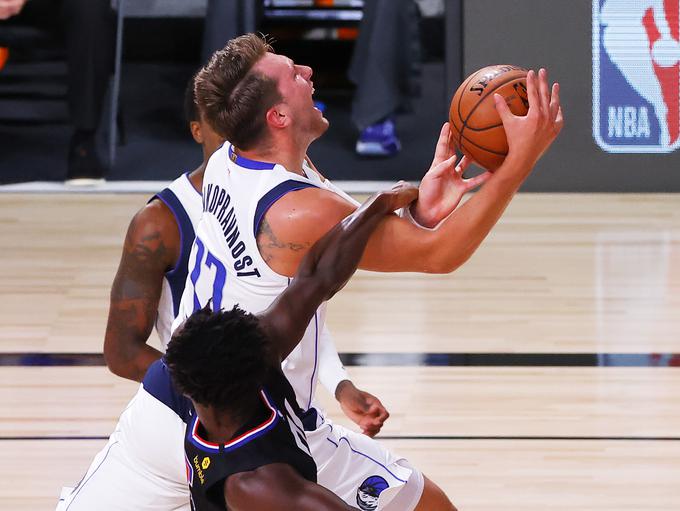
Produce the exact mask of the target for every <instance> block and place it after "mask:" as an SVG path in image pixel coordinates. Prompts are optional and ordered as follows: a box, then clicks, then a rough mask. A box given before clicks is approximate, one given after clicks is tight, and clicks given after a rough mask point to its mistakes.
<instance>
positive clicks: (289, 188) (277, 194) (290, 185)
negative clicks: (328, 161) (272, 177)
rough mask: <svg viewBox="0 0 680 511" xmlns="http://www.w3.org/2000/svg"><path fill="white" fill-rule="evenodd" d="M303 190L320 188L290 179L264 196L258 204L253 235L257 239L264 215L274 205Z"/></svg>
mask: <svg viewBox="0 0 680 511" xmlns="http://www.w3.org/2000/svg"><path fill="white" fill-rule="evenodd" d="M303 188H318V186H316V185H313V184H312V183H305V182H304V181H295V180H294V179H290V180H288V181H284V182H283V183H279V184H278V185H276V186H275V187H274V188H272V189H271V190H269V191H268V192H267V193H266V194H264V195H263V196H262V198H261V199H260V200H259V202H258V203H257V208H256V209H255V224H254V226H253V227H254V228H253V235H254V236H255V237H257V232H258V231H259V230H260V223H262V219H263V218H264V214H265V213H266V212H267V211H268V210H269V208H270V207H271V206H272V204H274V203H275V202H276V201H277V200H279V199H280V198H281V197H283V196H284V195H286V194H287V193H288V192H294V191H296V190H302V189H303Z"/></svg>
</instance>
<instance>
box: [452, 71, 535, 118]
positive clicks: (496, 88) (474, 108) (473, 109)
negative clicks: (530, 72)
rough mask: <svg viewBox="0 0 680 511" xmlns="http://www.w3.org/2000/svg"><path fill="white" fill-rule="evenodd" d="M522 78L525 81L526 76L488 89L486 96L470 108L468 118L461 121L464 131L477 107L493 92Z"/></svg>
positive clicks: (514, 78)
mask: <svg viewBox="0 0 680 511" xmlns="http://www.w3.org/2000/svg"><path fill="white" fill-rule="evenodd" d="M522 78H524V79H526V76H513V77H512V78H508V79H507V80H505V81H504V82H501V83H499V84H497V85H495V86H494V87H493V88H492V89H489V91H488V92H487V93H486V95H485V96H484V97H483V98H482V99H480V100H479V101H478V102H477V104H476V105H475V106H473V107H472V110H470V113H469V114H468V116H467V117H466V118H465V120H464V121H463V129H465V128H466V127H467V122H468V120H469V119H470V117H472V114H474V113H475V111H476V110H477V108H479V105H481V104H482V103H484V101H486V100H487V99H488V98H490V97H493V93H494V92H496V91H497V90H498V89H500V88H501V87H503V85H507V84H509V83H510V82H513V81H514V80H518V79H519V80H521V79H522ZM461 120H462V119H461Z"/></svg>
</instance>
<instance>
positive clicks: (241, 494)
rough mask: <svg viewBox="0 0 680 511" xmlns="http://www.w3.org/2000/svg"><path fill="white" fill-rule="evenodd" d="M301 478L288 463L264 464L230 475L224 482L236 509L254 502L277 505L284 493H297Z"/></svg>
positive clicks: (225, 490)
mask: <svg viewBox="0 0 680 511" xmlns="http://www.w3.org/2000/svg"><path fill="white" fill-rule="evenodd" d="M300 479H301V477H300V475H299V474H298V473H297V472H296V471H295V469H293V467H291V466H290V465H288V464H286V463H270V464H267V465H262V466H260V467H257V468H255V469H253V470H249V471H246V472H238V473H236V474H232V475H231V476H229V477H228V478H227V480H226V481H225V483H224V492H225V498H226V500H227V502H228V503H229V504H231V505H232V506H233V507H234V508H235V509H246V508H248V507H249V506H250V505H252V504H253V503H258V504H262V505H267V503H272V504H273V505H277V503H278V504H280V498H281V496H282V495H285V494H290V493H295V487H296V485H297V483H299V481H300Z"/></svg>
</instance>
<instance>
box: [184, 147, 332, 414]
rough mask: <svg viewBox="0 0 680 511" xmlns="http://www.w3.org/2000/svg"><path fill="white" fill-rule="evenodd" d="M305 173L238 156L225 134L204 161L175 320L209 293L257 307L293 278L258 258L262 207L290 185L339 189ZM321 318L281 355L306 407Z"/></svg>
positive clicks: (225, 305)
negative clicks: (198, 211) (196, 220)
mask: <svg viewBox="0 0 680 511" xmlns="http://www.w3.org/2000/svg"><path fill="white" fill-rule="evenodd" d="M305 173H306V177H305V176H300V175H298V174H295V173H292V172H288V171H287V170H286V169H285V168H284V167H283V166H281V165H278V164H273V163H265V162H259V161H255V160H250V159H247V158H244V157H241V156H238V155H237V154H236V153H235V152H234V150H233V147H232V145H231V144H229V143H228V142H226V143H225V144H224V145H223V146H222V147H221V148H220V149H219V150H218V151H217V152H215V154H213V156H212V157H211V158H210V161H209V162H208V166H207V168H206V171H205V176H204V178H203V216H202V217H201V220H200V222H199V224H198V228H197V230H196V240H195V241H194V246H193V248H192V250H191V255H190V257H189V275H188V277H187V282H186V287H185V289H184V295H183V296H182V301H181V303H180V311H179V315H178V317H177V320H176V321H175V325H174V326H175V327H176V326H177V325H178V324H179V323H181V321H183V320H184V319H186V318H187V317H188V316H189V315H191V313H192V312H194V311H195V310H197V309H199V308H201V307H204V306H205V305H206V304H207V303H208V302H209V301H210V300H212V307H213V309H214V310H217V309H220V308H221V309H226V310H229V309H231V308H232V307H233V306H234V305H236V304H238V305H239V306H240V307H241V308H242V309H244V310H246V311H248V312H252V313H258V312H261V311H263V310H264V309H266V308H267V307H268V306H269V304H270V303H271V302H272V301H273V300H274V299H275V298H276V297H277V296H278V295H279V294H280V293H281V292H282V291H283V290H284V289H285V288H286V287H287V286H288V284H289V283H290V279H289V278H288V277H286V276H283V275H280V274H278V273H276V272H274V271H273V270H272V269H271V268H270V267H269V266H267V263H265V261H264V260H263V259H262V256H261V255H260V251H259V250H258V247H257V242H256V236H257V232H258V230H259V228H260V224H261V222H262V219H263V217H264V215H265V213H266V212H267V210H268V209H269V208H270V207H271V205H272V204H274V203H275V202H276V201H277V200H278V199H280V198H281V197H282V196H283V195H285V194H286V193H288V192H291V191H295V190H300V189H303V188H309V187H318V188H325V189H329V190H332V191H334V192H336V193H337V191H336V189H334V187H332V185H331V184H330V183H329V182H328V181H322V180H321V178H320V177H319V175H318V174H317V173H316V172H315V171H314V170H312V169H311V168H310V167H309V166H307V165H306V164H305ZM325 318H326V307H325V304H324V305H322V306H321V307H319V309H318V311H317V313H316V314H315V316H314V319H313V320H312V321H311V322H310V324H309V325H308V327H307V330H306V332H305V335H304V338H303V339H302V341H301V342H300V345H299V346H298V347H297V348H296V349H295V351H293V353H291V354H290V356H289V357H288V358H287V359H286V361H285V362H284V363H283V370H284V373H285V374H286V377H287V378H288V380H289V381H290V383H291V385H292V386H293V388H294V389H295V394H296V396H297V398H298V402H299V404H300V406H301V407H302V409H303V410H306V409H308V408H309V407H310V406H311V403H312V398H313V396H314V392H315V389H316V383H317V378H318V353H319V337H320V335H321V331H322V329H323V324H324V322H325Z"/></svg>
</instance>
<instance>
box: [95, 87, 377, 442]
mask: <svg viewBox="0 0 680 511" xmlns="http://www.w3.org/2000/svg"><path fill="white" fill-rule="evenodd" d="M184 112H185V117H186V119H187V121H188V123H189V129H190V131H191V135H192V137H193V138H194V140H195V141H196V143H198V144H200V145H201V147H202V150H203V162H202V163H201V165H200V166H199V167H198V168H197V169H195V170H194V171H193V172H191V173H187V174H184V175H182V176H180V177H179V178H178V179H176V180H175V181H174V182H173V183H172V184H171V185H170V186H169V187H168V188H166V189H165V190H163V191H161V192H160V193H158V194H157V195H155V196H154V197H153V198H152V199H151V200H150V201H149V202H148V204H147V205H146V206H144V207H143V208H142V209H141V210H140V211H139V212H138V213H137V214H136V215H135V217H134V218H133V219H132V221H131V222H130V226H129V228H128V232H127V236H126V238H125V244H124V246H123V254H122V257H121V261H120V264H119V267H118V272H117V274H116V277H115V279H114V281H113V286H112V288H111V301H110V306H109V319H108V323H107V327H106V335H105V341H104V357H105V359H106V364H107V366H108V367H109V369H110V370H111V371H112V372H113V373H114V374H117V375H118V376H121V377H123V378H128V379H131V380H135V381H139V382H141V381H142V378H143V377H144V374H145V373H146V370H147V369H148V367H149V365H150V364H151V363H152V362H154V361H155V360H157V359H159V358H160V357H161V355H162V353H161V352H160V351H158V350H157V349H155V348H153V347H152V346H150V345H149V344H147V341H148V339H149V335H150V334H151V330H152V329H153V328H154V325H155V327H156V331H157V333H158V336H159V338H160V341H161V345H162V346H163V347H165V346H166V345H167V343H168V340H169V338H170V326H171V324H172V322H173V320H174V319H175V316H176V315H177V308H178V303H179V299H180V298H181V296H182V292H183V290H184V284H185V281H186V277H187V260H188V257H189V251H190V249H191V245H192V243H193V240H194V233H195V229H196V226H197V224H198V221H199V220H200V216H201V213H202V209H203V206H202V202H201V196H200V193H201V188H202V185H203V175H204V173H205V167H206V165H207V163H208V160H209V159H210V156H211V155H212V154H213V153H214V152H215V151H216V150H217V149H218V148H219V147H220V146H221V145H222V143H223V142H224V139H223V138H222V137H221V136H219V135H217V134H216V133H215V132H214V131H213V129H212V128H211V127H210V125H209V124H208V123H207V122H206V121H205V119H204V117H203V116H202V115H201V114H200V113H199V111H198V107H197V105H196V101H195V97H194V81H193V78H192V80H191V81H190V82H189V85H188V87H187V89H186V92H185V97H184ZM319 373H320V380H321V382H322V383H323V384H324V386H325V387H326V388H327V389H328V391H329V392H330V393H331V394H333V395H334V396H335V398H336V399H337V400H338V402H339V404H340V406H341V407H342V409H343V411H344V412H345V414H346V415H347V416H348V417H349V418H350V419H352V420H353V421H354V422H356V423H357V424H358V425H359V426H360V427H361V429H362V431H363V432H364V433H365V434H368V435H370V436H374V435H376V434H377V433H378V432H379V431H380V429H381V428H382V426H383V424H384V422H385V420H387V418H388V417H389V413H388V412H387V410H386V409H385V407H384V406H383V404H382V403H381V402H380V400H379V399H378V398H377V397H375V396H373V395H372V394H370V393H369V392H366V391H364V390H361V389H358V388H357V387H356V386H355V385H354V384H353V383H352V381H351V380H350V377H349V375H348V373H347V371H345V369H344V367H343V366H342V363H341V362H340V359H339V357H338V354H337V350H336V348H335V345H334V343H333V340H332V338H331V336H330V333H329V332H328V330H327V329H324V330H323V332H322V335H321V336H320V343H319Z"/></svg>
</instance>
